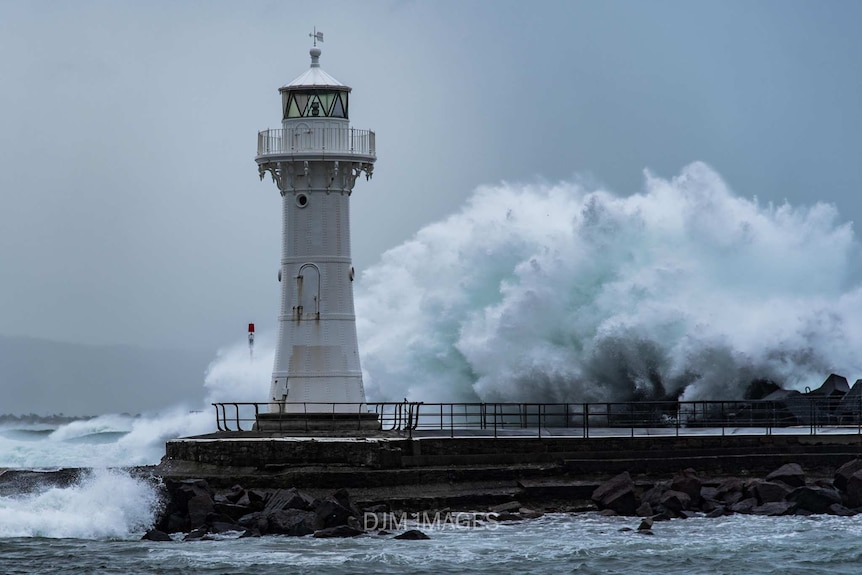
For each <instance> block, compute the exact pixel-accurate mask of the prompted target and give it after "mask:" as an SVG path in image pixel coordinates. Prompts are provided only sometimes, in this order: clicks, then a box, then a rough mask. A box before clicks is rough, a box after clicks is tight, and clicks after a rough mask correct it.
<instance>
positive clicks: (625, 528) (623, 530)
mask: <svg viewBox="0 0 862 575" xmlns="http://www.w3.org/2000/svg"><path fill="white" fill-rule="evenodd" d="M629 531H634V529H632V528H631V527H620V533H627V532H629Z"/></svg>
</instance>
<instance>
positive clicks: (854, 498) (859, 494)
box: [836, 469, 862, 507]
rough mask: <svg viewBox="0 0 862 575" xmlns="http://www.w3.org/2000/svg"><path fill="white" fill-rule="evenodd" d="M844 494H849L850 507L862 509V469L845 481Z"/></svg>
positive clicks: (848, 503) (848, 502)
mask: <svg viewBox="0 0 862 575" xmlns="http://www.w3.org/2000/svg"><path fill="white" fill-rule="evenodd" d="M836 477H837V475H836ZM836 483H837V480H836ZM844 492H845V493H846V494H847V505H848V506H849V507H862V469H859V470H858V471H856V472H855V473H853V474H852V475H851V476H850V477H848V478H847V479H846V480H845V481H844Z"/></svg>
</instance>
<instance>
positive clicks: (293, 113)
mask: <svg viewBox="0 0 862 575" xmlns="http://www.w3.org/2000/svg"><path fill="white" fill-rule="evenodd" d="M300 116H301V114H300V113H299V107H297V105H296V100H295V99H294V98H291V99H290V107H289V108H288V109H287V117H288V118H299V117H300Z"/></svg>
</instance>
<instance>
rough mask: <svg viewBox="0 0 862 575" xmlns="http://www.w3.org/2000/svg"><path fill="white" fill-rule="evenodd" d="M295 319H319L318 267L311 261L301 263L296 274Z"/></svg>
mask: <svg viewBox="0 0 862 575" xmlns="http://www.w3.org/2000/svg"><path fill="white" fill-rule="evenodd" d="M296 299H297V305H296V307H295V308H294V310H296V313H295V314H294V317H295V319H297V320H302V319H320V269H319V268H318V267H317V266H316V265H315V264H313V263H307V264H302V266H301V267H300V268H299V273H298V274H297V276H296Z"/></svg>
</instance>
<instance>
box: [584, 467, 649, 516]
mask: <svg viewBox="0 0 862 575" xmlns="http://www.w3.org/2000/svg"><path fill="white" fill-rule="evenodd" d="M592 499H593V501H595V502H596V503H597V504H598V505H599V508H601V509H611V510H613V511H615V512H617V513H619V514H620V515H634V514H635V510H636V509H637V508H638V506H639V505H640V501H638V497H637V494H636V493H635V484H634V481H632V478H631V476H630V475H629V474H628V472H627V471H626V472H623V473H620V474H619V475H617V476H616V477H612V478H611V479H609V480H608V481H606V482H605V483H603V484H602V485H600V486H599V487H598V488H596V490H595V491H593V495H592Z"/></svg>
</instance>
